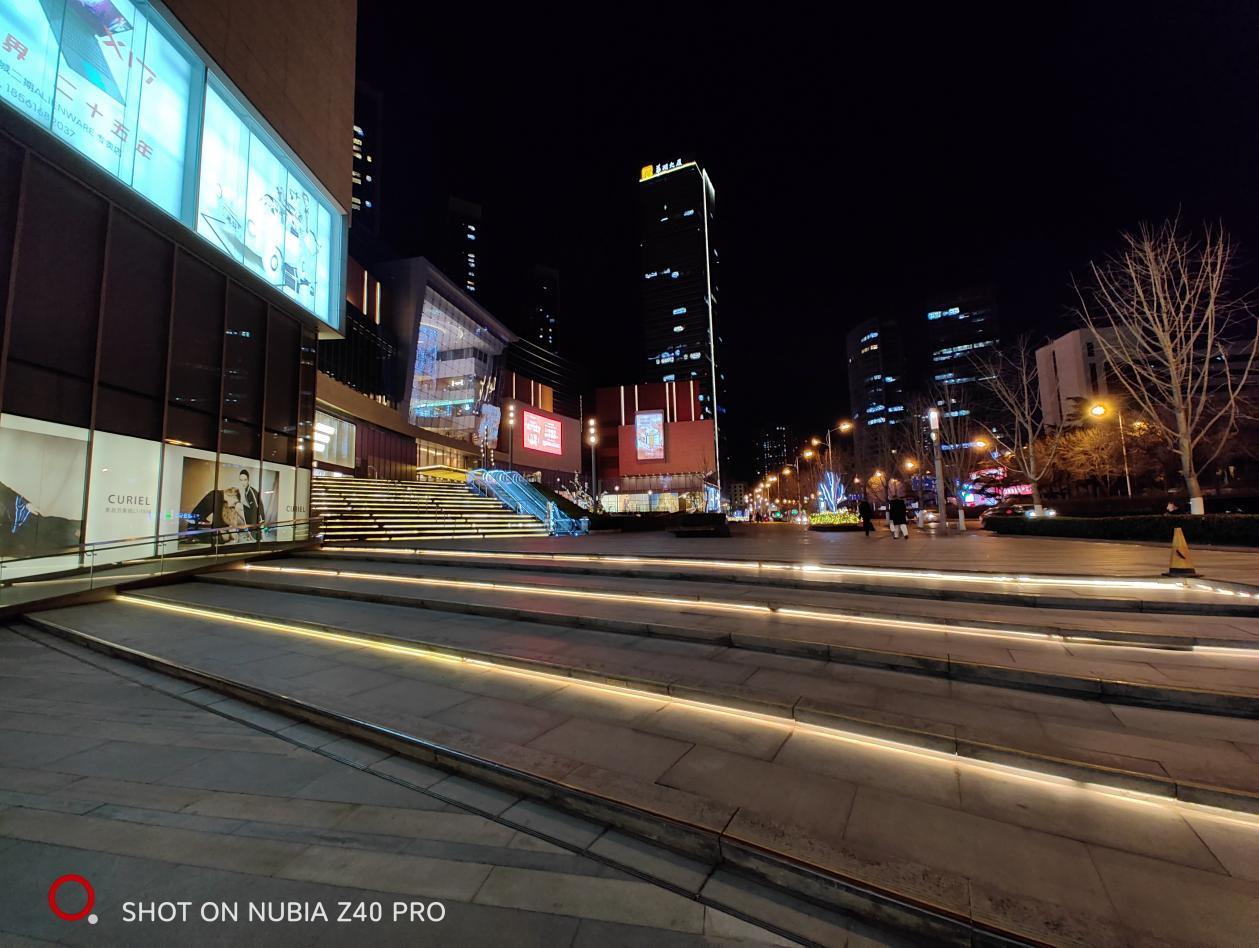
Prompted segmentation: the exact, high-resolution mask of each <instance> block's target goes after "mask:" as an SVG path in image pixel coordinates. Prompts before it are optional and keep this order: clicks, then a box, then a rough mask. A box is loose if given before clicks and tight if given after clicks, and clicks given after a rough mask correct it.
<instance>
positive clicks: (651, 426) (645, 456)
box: [634, 411, 664, 461]
mask: <svg viewBox="0 0 1259 948" xmlns="http://www.w3.org/2000/svg"><path fill="white" fill-rule="evenodd" d="M634 454H635V455H636V456H637V458H638V460H640V461H663V460H664V412H662V411H640V412H639V413H638V414H637V415H635V416H634Z"/></svg>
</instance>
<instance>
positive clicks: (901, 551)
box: [425, 523, 1259, 585]
mask: <svg viewBox="0 0 1259 948" xmlns="http://www.w3.org/2000/svg"><path fill="white" fill-rule="evenodd" d="M731 533H732V536H731V537H729V538H724V539H704V538H688V539H685V540H678V539H677V538H675V537H674V536H673V534H671V533H667V532H660V531H655V532H648V533H595V534H591V535H590V536H588V537H540V538H539V537H522V538H504V539H501V540H480V541H469V540H435V541H432V542H431V543H426V544H425V546H431V547H435V548H450V549H461V548H462V549H503V550H533V551H549V552H580V553H591V552H598V553H613V554H620V555H625V554H631V555H671V556H677V555H682V556H718V555H719V556H729V557H737V558H743V559H756V558H760V559H767V560H768V559H773V560H789V561H805V562H808V561H812V562H819V563H847V564H860V565H865V566H886V567H898V568H906V567H908V568H913V569H953V570H981V571H985V572H1008V571H1011V570H1017V571H1020V572H1024V573H1050V574H1052V573H1071V574H1082V575H1096V576H1156V575H1158V574H1160V573H1163V572H1165V571H1166V570H1167V564H1168V556H1169V549H1168V547H1166V546H1163V545H1161V544H1157V543H1121V542H1112V541H1104V540H1072V539H1064V538H1057V537H1012V536H997V535H995V534H993V533H990V532H989V531H987V530H981V529H979V528H978V527H977V526H975V527H974V528H972V529H968V530H966V531H965V532H964V533H961V534H959V533H957V531H956V530H953V529H950V530H948V531H940V530H939V529H938V528H936V527H928V528H927V529H925V530H919V529H917V528H916V527H913V526H911V527H910V533H909V539H908V540H897V539H894V538H893V537H892V535H891V533H889V532H888V530H887V528H886V526H885V525H882V524H881V525H880V526H879V529H878V530H876V532H875V533H874V534H872V535H871V536H869V537H867V536H865V535H864V534H863V533H860V532H853V533H849V532H842V533H827V532H818V531H810V530H807V529H806V528H804V527H802V526H798V525H794V524H784V523H767V524H732V525H731ZM1256 543H1257V544H1259V537H1257V538H1256ZM1192 553H1193V559H1194V562H1195V564H1196V565H1197V568H1198V569H1199V571H1201V572H1202V573H1203V574H1204V575H1206V576H1209V577H1210V578H1212V579H1220V580H1229V581H1232V582H1241V583H1252V584H1256V585H1259V548H1228V547H1213V548H1210V549H1207V548H1199V547H1194V548H1193V550H1192Z"/></svg>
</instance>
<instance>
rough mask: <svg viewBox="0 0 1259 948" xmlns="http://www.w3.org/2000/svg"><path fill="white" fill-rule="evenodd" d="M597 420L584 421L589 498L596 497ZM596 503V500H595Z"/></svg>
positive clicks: (597, 489)
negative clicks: (588, 460) (588, 464)
mask: <svg viewBox="0 0 1259 948" xmlns="http://www.w3.org/2000/svg"><path fill="white" fill-rule="evenodd" d="M597 424H598V423H597V422H596V421H595V420H594V419H593V418H591V419H590V421H588V422H587V423H586V440H587V441H589V442H590V495H591V498H592V499H593V498H597V497H598V491H599V488H598V481H597V480H596V479H595V445H597V444H598V443H599V429H598V427H597ZM595 503H596V505H597V504H598V500H595Z"/></svg>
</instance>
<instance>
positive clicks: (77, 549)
mask: <svg viewBox="0 0 1259 948" xmlns="http://www.w3.org/2000/svg"><path fill="white" fill-rule="evenodd" d="M320 520H321V518H320V517H304V518H302V519H300V520H277V521H275V522H274V523H252V524H246V525H245V526H243V527H201V528H199V529H197V530H181V531H178V532H176V533H159V534H156V535H155V534H152V533H150V534H148V535H146V536H142V537H130V538H127V539H123V540H94V541H93V542H91V543H80V544H79V545H78V546H63V547H60V548H58V549H55V550H47V551H46V552H43V553H33V554H31V555H29V556H8V557H0V563H4V564H5V565H6V566H8V565H9V564H12V563H24V562H26V561H27V560H44V559H48V558H49V557H51V556H71V555H78V554H82V555H84V556H87V555H88V554H89V553H95V552H96V551H98V550H109V549H115V548H118V547H125V546H136V545H137V544H140V543H155V544H156V543H169V542H171V541H173V540H186V539H190V538H195V537H203V536H206V535H209V534H217V533H225V534H232V535H238V534H240V532H241V531H242V530H249V531H253V530H264V531H266V530H277V529H279V528H281V527H289V526H291V527H296V526H297V525H298V524H303V523H306V524H318V523H319V522H320ZM310 535H311V536H314V531H311V534H310Z"/></svg>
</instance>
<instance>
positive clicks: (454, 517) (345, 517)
mask: <svg viewBox="0 0 1259 948" xmlns="http://www.w3.org/2000/svg"><path fill="white" fill-rule="evenodd" d="M310 494H311V496H310V501H311V507H312V508H313V510H314V512H315V514H316V515H318V516H319V517H321V518H323V524H324V526H323V534H324V537H325V539H326V540H327V541H328V542H330V543H342V542H362V541H379V540H436V539H442V538H453V537H535V536H546V535H547V529H546V525H545V524H542V523H540V522H538V521H537V520H536V519H534V518H533V517H530V516H526V515H522V514H518V513H516V512H514V511H512V510H509V509H508V508H506V507H504V506H503V504H501V503H500V502H499V501H498V500H496V499H495V498H493V497H481V496H479V495H477V494H474V493H472V491H471V490H469V489H468V487H467V485H466V484H460V483H458V482H455V481H437V480H433V481H384V480H376V479H369V478H359V477H316V478H314V480H313V481H312V483H311V489H310Z"/></svg>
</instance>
